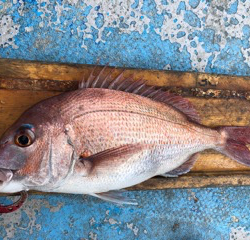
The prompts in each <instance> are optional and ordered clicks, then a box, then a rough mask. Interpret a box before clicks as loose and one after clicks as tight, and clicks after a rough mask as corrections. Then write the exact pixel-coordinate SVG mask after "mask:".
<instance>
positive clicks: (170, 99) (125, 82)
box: [79, 65, 200, 123]
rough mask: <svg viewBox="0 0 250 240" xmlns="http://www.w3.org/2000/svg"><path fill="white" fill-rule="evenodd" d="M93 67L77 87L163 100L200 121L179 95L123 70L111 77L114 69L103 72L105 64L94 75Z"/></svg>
mask: <svg viewBox="0 0 250 240" xmlns="http://www.w3.org/2000/svg"><path fill="white" fill-rule="evenodd" d="M95 69H96V68H94V69H93V70H92V72H91V74H90V75H89V77H88V79H87V80H84V79H83V80H82V81H81V82H79V88H80V89H83V88H106V89H113V90H119V91H124V92H128V93H134V94H137V95H141V96H143V97H147V98H151V99H153V100H155V101H158V102H163V103H165V104H167V105H170V106H172V107H173V108H175V109H177V110H178V111H180V112H182V113H183V114H185V115H186V116H187V118H188V119H189V120H191V121H194V122H196V123H199V122H200V119H199V116H198V114H197V112H196V110H195V109H194V107H193V105H192V104H191V103H190V102H189V101H188V100H187V99H184V98H183V97H181V96H176V95H174V94H172V93H169V92H166V91H164V90H162V88H156V87H155V86H149V85H147V84H146V82H145V81H143V80H142V79H140V80H133V76H130V77H128V78H125V77H124V74H123V73H124V70H123V71H122V72H121V73H120V74H119V75H118V76H116V77H112V73H113V72H114V70H115V69H112V70H110V71H109V72H108V74H104V73H105V70H106V69H107V65H106V66H105V67H103V68H102V70H101V71H100V72H99V73H98V74H97V75H94V71H95Z"/></svg>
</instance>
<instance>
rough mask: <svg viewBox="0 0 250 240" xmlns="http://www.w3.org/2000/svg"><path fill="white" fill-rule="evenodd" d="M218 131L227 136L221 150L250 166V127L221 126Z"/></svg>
mask: <svg viewBox="0 0 250 240" xmlns="http://www.w3.org/2000/svg"><path fill="white" fill-rule="evenodd" d="M218 131H219V132H220V133H221V135H222V136H224V138H225V145H224V147H223V148H222V149H221V148H220V149H219V151H220V152H221V153H223V154H225V155H227V156H228V157H230V158H232V159H234V160H236V161H237V162H239V163H241V164H244V165H246V166H249V167H250V151H249V149H248V148H247V146H246V145H247V144H249V143H250V127H220V128H218Z"/></svg>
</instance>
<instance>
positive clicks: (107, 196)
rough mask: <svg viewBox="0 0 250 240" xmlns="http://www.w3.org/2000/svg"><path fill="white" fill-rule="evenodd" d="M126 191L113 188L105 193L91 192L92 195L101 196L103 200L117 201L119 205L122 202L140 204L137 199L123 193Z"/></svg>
mask: <svg viewBox="0 0 250 240" xmlns="http://www.w3.org/2000/svg"><path fill="white" fill-rule="evenodd" d="M123 192H125V191H123V190H113V191H109V192H103V193H91V194H90V195H91V196H94V197H97V198H100V199H102V200H105V201H108V202H112V203H116V204H118V205H122V204H129V205H138V203H137V201H136V199H131V198H128V197H125V196H123V195H122V193H123Z"/></svg>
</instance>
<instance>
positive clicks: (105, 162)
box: [76, 144, 143, 176]
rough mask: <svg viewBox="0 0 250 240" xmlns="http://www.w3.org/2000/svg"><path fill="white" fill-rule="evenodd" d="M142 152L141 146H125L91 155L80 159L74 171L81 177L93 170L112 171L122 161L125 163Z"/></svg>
mask: <svg viewBox="0 0 250 240" xmlns="http://www.w3.org/2000/svg"><path fill="white" fill-rule="evenodd" d="M142 150H143V145H141V144H127V145H123V146H120V147H117V148H111V149H107V150H104V151H102V152H99V153H96V154H93V155H91V156H89V157H80V159H79V160H80V161H79V162H78V163H77V164H76V171H77V172H78V173H80V174H81V175H82V176H88V175H89V174H90V173H91V172H92V171H93V170H94V169H97V168H98V169H102V168H103V169H105V170H108V169H112V168H113V167H115V166H117V165H118V164H119V163H121V162H122V161H126V160H127V159H129V158H130V157H132V156H133V155H134V154H137V153H139V152H140V151H142Z"/></svg>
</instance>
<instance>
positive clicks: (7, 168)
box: [0, 104, 72, 192]
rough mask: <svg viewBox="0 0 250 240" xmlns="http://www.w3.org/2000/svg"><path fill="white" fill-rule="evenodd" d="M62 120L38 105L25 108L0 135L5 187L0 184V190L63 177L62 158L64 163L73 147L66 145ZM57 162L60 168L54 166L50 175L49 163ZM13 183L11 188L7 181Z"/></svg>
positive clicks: (1, 178)
mask: <svg viewBox="0 0 250 240" xmlns="http://www.w3.org/2000/svg"><path fill="white" fill-rule="evenodd" d="M46 105H47V104H46ZM41 107H43V108H41ZM45 109H46V111H47V112H46V111H44V110H45ZM45 112H46V114H44V113H45ZM61 123H62V121H61V119H59V116H58V115H56V114H52V113H51V111H49V110H48V108H46V107H45V106H44V104H40V105H38V106H37V105H36V106H34V107H33V108H31V109H29V110H27V111H26V112H25V113H24V114H23V115H22V116H21V117H20V118H19V119H18V120H17V121H16V122H15V123H14V124H13V125H12V126H11V127H10V128H9V129H8V130H7V131H6V132H5V133H4V134H3V136H2V137H1V139H0V182H1V185H2V186H4V187H1V185H0V192H17V191H20V190H27V189H36V187H37V189H38V187H39V186H42V185H44V184H45V183H48V182H50V181H51V179H52V178H54V175H56V176H57V177H58V178H59V177H60V178H62V177H63V174H64V172H66V170H65V168H64V165H63V164H64V160H65V161H66V162H67V160H68V158H69V156H70V154H71V153H72V147H71V146H68V145H69V144H67V135H66V134H65V133H64V131H63V127H62V125H63V124H61ZM53 143H54V144H53ZM55 143H57V144H55ZM64 145H65V148H64ZM60 163H61V167H62V168H60V167H58V166H57V169H55V171H56V173H55V174H54V175H53V174H52V168H53V166H52V165H54V166H56V164H60ZM54 168H55V167H54ZM54 168H53V169H54ZM55 171H54V172H55ZM62 171H64V172H63V173H62ZM58 178H54V181H57V180H58ZM13 182H15V183H18V184H15V187H14V188H13V189H12V187H11V186H12V185H11V184H10V183H13ZM20 183H22V184H20ZM17 185H18V190H17V189H16V186H17ZM20 188H22V189H20Z"/></svg>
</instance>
